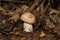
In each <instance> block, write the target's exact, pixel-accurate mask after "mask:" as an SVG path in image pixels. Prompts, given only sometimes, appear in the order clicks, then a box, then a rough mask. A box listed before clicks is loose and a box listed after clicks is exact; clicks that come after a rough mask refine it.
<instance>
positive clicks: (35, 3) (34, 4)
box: [29, 0, 41, 12]
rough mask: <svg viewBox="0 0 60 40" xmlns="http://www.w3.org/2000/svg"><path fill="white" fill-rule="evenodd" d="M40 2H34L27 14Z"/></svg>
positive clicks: (37, 0)
mask: <svg viewBox="0 0 60 40" xmlns="http://www.w3.org/2000/svg"><path fill="white" fill-rule="evenodd" d="M40 2H41V0H35V2H34V3H33V4H32V6H31V8H30V9H29V12H32V11H33V10H34V8H35V7H36V6H37V5H39V3H40Z"/></svg>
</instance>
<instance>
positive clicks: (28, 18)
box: [20, 12, 35, 32]
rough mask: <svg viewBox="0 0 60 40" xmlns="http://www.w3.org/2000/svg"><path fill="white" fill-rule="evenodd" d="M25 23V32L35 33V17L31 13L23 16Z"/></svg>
mask: <svg viewBox="0 0 60 40" xmlns="http://www.w3.org/2000/svg"><path fill="white" fill-rule="evenodd" d="M20 19H21V20H22V21H24V26H23V27H24V31H25V32H33V25H32V24H33V23H34V22H35V16H34V15H33V14H32V13H30V12H25V13H24V14H22V16H21V18H20Z"/></svg>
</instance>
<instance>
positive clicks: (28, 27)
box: [23, 23, 33, 32]
mask: <svg viewBox="0 0 60 40" xmlns="http://www.w3.org/2000/svg"><path fill="white" fill-rule="evenodd" d="M23 27H24V31H25V32H33V26H32V24H28V23H24V24H23Z"/></svg>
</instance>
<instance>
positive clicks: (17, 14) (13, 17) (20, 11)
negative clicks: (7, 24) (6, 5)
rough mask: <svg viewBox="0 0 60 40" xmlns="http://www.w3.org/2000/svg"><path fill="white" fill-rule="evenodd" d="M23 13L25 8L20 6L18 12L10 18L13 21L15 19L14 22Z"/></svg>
mask: <svg viewBox="0 0 60 40" xmlns="http://www.w3.org/2000/svg"><path fill="white" fill-rule="evenodd" d="M22 13H23V9H22V8H21V9H20V8H19V9H18V10H17V12H16V13H15V14H14V15H13V16H12V17H10V18H9V19H8V20H11V21H13V22H17V20H18V19H19V17H20V15H21V14H22Z"/></svg>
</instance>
